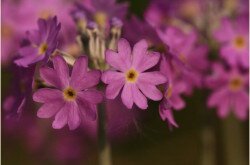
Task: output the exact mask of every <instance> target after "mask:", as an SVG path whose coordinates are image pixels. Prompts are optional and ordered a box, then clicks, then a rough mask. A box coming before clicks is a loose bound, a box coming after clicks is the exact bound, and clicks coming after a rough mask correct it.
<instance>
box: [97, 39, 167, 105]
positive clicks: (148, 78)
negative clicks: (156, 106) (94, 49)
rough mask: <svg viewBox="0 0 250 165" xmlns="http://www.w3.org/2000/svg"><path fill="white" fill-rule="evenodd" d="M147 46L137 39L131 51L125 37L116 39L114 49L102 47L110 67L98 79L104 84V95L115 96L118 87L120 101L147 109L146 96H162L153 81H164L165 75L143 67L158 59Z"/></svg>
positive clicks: (153, 98)
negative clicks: (115, 48)
mask: <svg viewBox="0 0 250 165" xmlns="http://www.w3.org/2000/svg"><path fill="white" fill-rule="evenodd" d="M147 48H148V44H147V42H146V40H141V41H139V42H137V43H136V44H135V46H134V48H133V51H131V47H130V45H129V43H128V41H127V40H125V39H120V40H119V42H118V52H114V51H112V50H108V51H106V61H107V63H108V64H109V65H110V66H111V67H113V68H112V69H110V70H108V71H105V72H104V73H103V75H102V81H103V82H104V83H106V84H108V86H107V88H106V97H107V98H108V99H114V98H116V97H117V96H118V94H119V92H120V91H121V89H122V88H123V89H122V93H121V98H122V102H123V103H124V105H125V106H126V107H127V108H128V109H131V108H132V106H133V103H135V104H136V105H137V106H138V107H139V108H141V109H147V107H148V104H147V99H146V97H148V98H150V99H152V100H161V99H162V93H161V92H160V91H159V90H158V89H157V88H156V85H159V84H163V83H165V82H166V81H167V78H166V77H165V76H163V75H162V74H161V73H160V72H159V71H147V70H148V69H150V68H152V67H154V66H155V65H156V64H157V63H158V61H159V59H160V54H159V53H156V52H148V51H147Z"/></svg>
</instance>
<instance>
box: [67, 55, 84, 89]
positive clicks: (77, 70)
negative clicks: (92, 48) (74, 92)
mask: <svg viewBox="0 0 250 165" xmlns="http://www.w3.org/2000/svg"><path fill="white" fill-rule="evenodd" d="M87 67H88V58H87V56H81V57H79V58H78V59H77V60H76V61H75V63H74V66H73V70H72V74H71V79H70V85H71V86H72V87H73V86H77V84H78V83H79V82H80V81H81V80H82V79H83V77H84V75H85V73H86V72H87Z"/></svg>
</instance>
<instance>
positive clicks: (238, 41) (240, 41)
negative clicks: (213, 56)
mask: <svg viewBox="0 0 250 165" xmlns="http://www.w3.org/2000/svg"><path fill="white" fill-rule="evenodd" d="M234 46H235V47H236V48H238V49H241V48H244V47H245V46H246V42H245V39H244V37H242V36H238V37H236V38H235V39H234Z"/></svg>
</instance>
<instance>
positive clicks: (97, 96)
mask: <svg viewBox="0 0 250 165" xmlns="http://www.w3.org/2000/svg"><path fill="white" fill-rule="evenodd" d="M77 96H79V97H80V98H81V99H84V100H86V101H88V102H90V103H92V104H98V103H100V102H102V99H103V94H102V92H100V91H97V90H95V89H89V90H86V91H81V92H78V93H77Z"/></svg>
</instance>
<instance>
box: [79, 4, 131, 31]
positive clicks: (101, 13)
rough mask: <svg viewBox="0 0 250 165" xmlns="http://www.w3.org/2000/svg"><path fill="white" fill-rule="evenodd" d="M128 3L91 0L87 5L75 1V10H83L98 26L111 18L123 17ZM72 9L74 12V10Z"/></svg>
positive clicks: (104, 24)
mask: <svg viewBox="0 0 250 165" xmlns="http://www.w3.org/2000/svg"><path fill="white" fill-rule="evenodd" d="M127 8H128V5H127V4H126V3H122V4H117V3H115V0H91V1H90V3H87V5H86V4H85V2H84V3H82V4H81V3H76V11H78V13H79V12H83V13H84V15H86V17H87V19H88V20H89V21H94V22H96V23H97V25H99V26H100V27H106V26H107V24H108V23H109V21H110V20H111V19H112V18H119V19H123V18H124V17H125V15H126V12H127ZM76 11H74V12H76Z"/></svg>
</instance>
